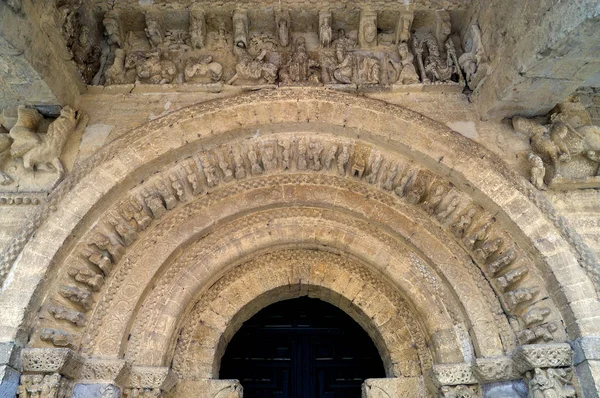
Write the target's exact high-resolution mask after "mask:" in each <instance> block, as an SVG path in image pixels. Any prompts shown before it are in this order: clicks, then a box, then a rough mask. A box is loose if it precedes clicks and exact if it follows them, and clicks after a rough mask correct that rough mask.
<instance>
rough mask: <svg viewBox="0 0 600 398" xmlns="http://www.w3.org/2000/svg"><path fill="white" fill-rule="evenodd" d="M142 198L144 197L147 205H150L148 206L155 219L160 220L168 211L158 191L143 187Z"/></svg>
mask: <svg viewBox="0 0 600 398" xmlns="http://www.w3.org/2000/svg"><path fill="white" fill-rule="evenodd" d="M142 198H143V199H144V203H146V206H148V208H149V209H150V213H151V214H152V217H153V218H154V219H155V220H158V219H159V218H161V217H162V216H164V215H165V213H166V212H167V209H166V207H165V204H164V203H163V201H162V199H161V198H160V196H159V195H158V194H157V193H156V192H153V191H150V190H148V189H143V190H142Z"/></svg>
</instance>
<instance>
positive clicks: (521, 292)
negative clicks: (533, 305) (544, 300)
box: [504, 287, 540, 311]
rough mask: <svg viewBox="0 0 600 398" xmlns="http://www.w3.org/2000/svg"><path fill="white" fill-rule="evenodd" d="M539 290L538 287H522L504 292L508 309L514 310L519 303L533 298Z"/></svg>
mask: <svg viewBox="0 0 600 398" xmlns="http://www.w3.org/2000/svg"><path fill="white" fill-rule="evenodd" d="M539 292H540V289H539V288H538V287H529V288H527V287H523V288H517V289H515V290H512V291H510V292H508V293H504V299H505V300H506V304H507V305H508V307H509V309H510V310H511V311H512V310H514V309H515V308H516V307H517V306H518V305H519V304H522V303H525V302H528V301H531V300H533V298H534V297H535V296H536V295H537V294H538V293H539Z"/></svg>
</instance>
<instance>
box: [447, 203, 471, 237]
mask: <svg viewBox="0 0 600 398" xmlns="http://www.w3.org/2000/svg"><path fill="white" fill-rule="evenodd" d="M476 214H477V210H475V209H469V210H468V211H467V212H466V213H464V214H462V215H461V216H460V217H459V219H458V220H456V222H454V224H452V226H451V227H450V230H451V231H452V233H453V234H454V236H456V237H457V238H462V237H463V236H464V235H465V232H466V230H467V229H468V228H469V226H470V225H471V223H472V222H473V217H475V215H476Z"/></svg>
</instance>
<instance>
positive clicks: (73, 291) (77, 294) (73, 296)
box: [58, 285, 92, 311]
mask: <svg viewBox="0 0 600 398" xmlns="http://www.w3.org/2000/svg"><path fill="white" fill-rule="evenodd" d="M58 293H59V294H60V295H61V296H63V297H64V298H66V299H67V300H70V301H72V302H73V303H75V304H78V305H80V306H81V307H83V308H84V309H85V310H86V311H89V310H90V309H91V308H92V293H91V292H90V291H89V290H87V289H82V288H79V287H76V286H71V285H63V286H61V287H60V290H59V291H58Z"/></svg>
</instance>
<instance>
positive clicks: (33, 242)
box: [2, 89, 600, 396]
mask: <svg viewBox="0 0 600 398" xmlns="http://www.w3.org/2000/svg"><path fill="white" fill-rule="evenodd" d="M544 209H546V210H548V209H549V208H548V207H546V205H545V204H544V202H542V201H541V200H540V199H539V197H538V196H537V194H536V193H535V192H534V191H532V190H531V189H530V188H529V187H528V185H526V184H524V182H523V181H522V180H521V179H520V178H519V177H517V176H515V175H514V174H512V173H511V172H509V171H508V170H507V169H506V168H505V166H504V165H503V163H502V162H501V161H500V160H499V159H497V158H496V157H495V156H494V155H492V154H491V153H489V152H487V151H485V150H484V149H482V148H481V147H479V146H477V145H476V144H474V143H472V142H470V141H468V140H467V139H465V138H463V137H461V136H459V135H457V134H455V133H453V132H452V131H450V130H448V129H447V128H445V127H442V126H440V125H438V124H436V123H434V122H433V121H431V120H429V119H426V118H424V117H423V116H421V115H418V114H415V113H412V112H409V111H406V110H404V109H401V108H398V107H395V106H391V105H387V104H384V103H380V102H377V101H373V100H366V99H361V98H356V97H353V96H349V95H344V94H340V93H335V92H331V91H327V90H318V89H314V90H304V89H289V90H278V91H273V92H261V93H254V94H249V95H245V96H240V97H236V98H232V99H225V100H219V101H214V102H208V103H204V104H201V105H198V106H193V107H190V108H186V109H182V110H180V111H177V112H174V113H172V114H170V115H167V116H165V117H163V118H161V119H157V120H155V121H153V122H151V123H148V124H146V125H144V126H142V127H140V128H138V129H137V130H136V131H133V132H131V133H130V134H128V135H126V136H125V137H123V138H122V139H119V140H116V141H115V142H113V143H112V144H110V145H108V146H107V147H106V148H104V149H102V150H101V151H100V152H98V153H97V154H96V155H94V156H93V157H92V158H91V159H90V160H89V161H88V162H87V163H85V164H84V165H82V166H81V167H80V168H79V169H78V170H77V171H75V172H74V173H73V174H71V175H70V176H69V177H68V178H67V180H65V181H64V182H63V184H62V185H61V186H60V187H59V188H58V189H57V190H56V191H55V192H54V193H53V194H52V196H51V198H50V200H49V202H48V204H47V205H44V206H43V208H42V210H41V212H40V214H39V215H38V217H37V218H36V219H34V221H33V223H32V225H30V228H29V229H28V230H27V231H25V233H24V235H23V236H22V237H20V238H19V239H17V240H16V241H15V243H14V244H13V246H12V247H11V248H10V250H9V252H7V253H6V254H5V256H4V258H3V262H2V267H3V268H2V271H3V275H8V279H7V280H8V281H9V282H11V281H15V280H19V281H23V282H25V281H27V282H28V283H22V284H21V285H20V286H23V285H26V286H28V289H22V288H21V287H19V288H17V287H16V285H15V284H13V283H7V284H6V288H5V289H4V291H3V292H2V295H3V296H5V297H7V298H12V299H11V300H10V301H7V302H17V301H19V300H18V297H22V300H20V301H21V302H22V306H21V307H17V306H15V307H13V308H10V309H9V311H8V317H9V319H12V327H13V329H12V333H13V335H14V336H15V340H16V341H20V342H21V343H22V344H23V345H26V346H27V347H29V348H28V349H27V350H26V351H24V354H23V363H24V370H25V371H28V372H31V373H42V374H47V375H48V376H47V377H55V376H51V375H52V374H55V373H58V374H60V375H62V376H63V378H62V380H63V384H65V385H66V384H67V381H69V380H74V381H75V382H76V383H77V386H78V387H76V388H85V389H87V390H86V391H87V393H88V394H95V393H96V392H92V391H99V389H106V388H113V387H112V386H118V387H120V388H124V389H125V391H127V393H128V394H133V393H134V392H132V391H138V390H154V391H155V392H156V393H157V394H158V393H160V391H168V390H171V388H172V387H173V384H174V382H173V381H177V380H178V381H179V382H178V383H177V387H175V390H172V391H178V392H177V394H179V395H178V396H185V395H184V394H186V392H185V391H186V389H191V390H194V389H195V391H196V392H197V391H203V393H204V392H205V394H206V396H213V395H214V394H215V393H216V392H217V391H221V390H222V389H224V388H225V389H229V390H230V391H233V392H235V391H237V387H236V386H235V385H234V384H231V383H230V384H229V385H226V386H224V385H223V382H217V381H215V380H214V378H215V375H216V373H215V372H216V370H218V361H219V360H220V355H222V351H223V350H224V347H225V345H226V342H227V341H228V340H229V339H230V338H231V336H232V335H233V333H234V332H235V330H236V328H238V327H239V326H240V325H241V322H243V320H245V319H248V317H249V316H250V315H251V314H253V313H255V312H257V311H258V310H259V309H260V308H263V307H264V306H266V305H268V304H269V303H272V302H275V301H277V300H278V299H281V298H284V297H294V296H293V295H294V294H297V292H298V291H304V292H306V293H307V294H315V295H317V296H318V297H321V298H323V299H324V300H327V301H330V302H332V303H334V304H335V305H337V306H338V307H340V308H343V309H345V310H346V312H347V313H349V314H350V315H352V316H353V317H354V318H355V319H356V320H357V322H359V323H360V324H361V326H363V327H364V328H365V330H367V331H368V332H369V333H370V335H371V336H372V338H373V340H374V341H375V343H376V344H377V347H378V349H379V351H380V353H381V354H382V357H383V358H384V363H385V364H386V371H387V373H388V376H389V377H390V380H389V381H388V384H386V387H385V388H392V387H393V388H400V387H399V386H402V385H411V386H417V387H414V388H412V391H415V394H417V395H415V396H421V395H423V394H425V392H424V391H425V388H428V389H429V391H434V390H437V389H439V388H440V387H441V388H442V390H448V389H454V390H458V391H474V390H477V389H478V388H479V385H481V384H483V385H486V384H487V383H491V382H498V381H502V382H509V384H508V385H509V386H510V382H511V381H513V380H519V379H521V378H522V377H523V374H524V373H525V372H527V371H529V370H532V369H535V368H538V369H547V368H564V367H567V366H570V365H571V355H572V354H571V348H570V347H569V345H568V344H565V342H566V341H567V340H570V339H571V340H572V339H576V338H578V337H582V336H586V335H594V334H596V335H597V334H598V330H597V326H595V325H594V323H592V322H590V321H589V320H590V319H592V318H594V317H597V316H598V314H599V312H600V311H599V310H598V309H597V308H595V307H592V306H591V305H590V304H589V303H590V302H591V301H589V300H595V299H590V298H591V297H595V296H596V292H595V291H594V288H593V285H592V283H591V282H590V280H589V279H588V277H587V276H586V273H585V270H584V268H582V267H581V266H580V265H579V261H578V259H579V258H581V257H583V256H584V255H585V253H584V252H582V251H581V250H580V249H579V248H578V247H575V246H574V245H571V244H570V243H569V233H568V231H567V230H565V229H564V228H563V227H562V226H561V225H560V223H559V222H557V220H555V219H553V215H552V214H551V213H546V214H545V213H544V211H543V210H544ZM555 224H556V225H555ZM34 232H35V236H34V235H33V234H34ZM27 239H29V241H28V243H27V244H25V242H26V241H27ZM290 253H292V254H290ZM286 259H287V260H286ZM298 259H302V261H297V260H298ZM324 259H326V260H324ZM291 260H293V261H291ZM581 263H582V264H583V265H584V267H585V260H584V261H581ZM307 281H308V282H307ZM581 281H584V282H581ZM218 289H222V290H218ZM302 289H305V290H302ZM290 294H291V296H290ZM15 298H16V299H15ZM25 313H27V314H28V316H29V317H30V318H23V314H25ZM34 317H35V319H33V318H34ZM29 336H31V337H30V338H29ZM190 355H192V357H190ZM48 358H51V359H52V360H49V359H48ZM191 363H193V366H192V365H190V364H191ZM174 372H176V373H174ZM175 374H177V375H178V376H175ZM28 377H29V376H24V380H25V384H26V383H27V382H29V381H28V380H30V382H31V383H33V382H35V380H34V379H33V376H32V377H30V378H29V379H28ZM177 377H179V379H177ZM58 380H61V379H60V378H59V379H58ZM373 383H378V382H373ZM382 383H383V382H382ZM372 385H373V386H374V385H375V384H372ZM108 386H111V387H108ZM199 386H200V387H199ZM390 386H392V387H390ZM366 388H368V386H367V387H366ZM94 389H96V390H94ZM229 390H228V391H229ZM90 396H92V395H90Z"/></svg>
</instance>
